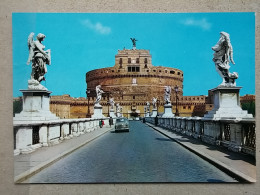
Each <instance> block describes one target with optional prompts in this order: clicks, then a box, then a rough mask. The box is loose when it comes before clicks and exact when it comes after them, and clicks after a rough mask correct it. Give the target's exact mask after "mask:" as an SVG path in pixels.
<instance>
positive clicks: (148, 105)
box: [146, 101, 150, 112]
mask: <svg viewBox="0 0 260 195" xmlns="http://www.w3.org/2000/svg"><path fill="white" fill-rule="evenodd" d="M146 108H147V110H146V111H147V112H150V103H149V102H148V101H147V102H146Z"/></svg>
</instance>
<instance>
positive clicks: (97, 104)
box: [95, 85, 104, 106]
mask: <svg viewBox="0 0 260 195" xmlns="http://www.w3.org/2000/svg"><path fill="white" fill-rule="evenodd" d="M102 93H104V91H103V90H102V89H101V85H97V86H96V94H97V98H96V101H95V106H101V105H100V104H99V103H100V101H101V98H102Z"/></svg>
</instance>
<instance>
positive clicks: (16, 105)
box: [13, 99, 23, 116]
mask: <svg viewBox="0 0 260 195" xmlns="http://www.w3.org/2000/svg"><path fill="white" fill-rule="evenodd" d="M22 109H23V102H22V99H20V100H14V101H13V116H15V114H16V113H20V112H21V111H22Z"/></svg>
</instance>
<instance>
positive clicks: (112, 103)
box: [109, 98, 115, 110]
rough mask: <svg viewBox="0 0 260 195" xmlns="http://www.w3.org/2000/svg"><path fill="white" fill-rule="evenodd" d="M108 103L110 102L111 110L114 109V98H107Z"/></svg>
mask: <svg viewBox="0 0 260 195" xmlns="http://www.w3.org/2000/svg"><path fill="white" fill-rule="evenodd" d="M109 104H110V106H111V110H113V109H114V105H115V101H114V98H110V99H109Z"/></svg>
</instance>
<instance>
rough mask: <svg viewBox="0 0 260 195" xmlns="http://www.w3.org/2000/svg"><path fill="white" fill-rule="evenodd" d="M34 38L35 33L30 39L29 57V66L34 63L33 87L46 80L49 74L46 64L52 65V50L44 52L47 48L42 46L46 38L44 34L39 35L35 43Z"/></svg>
mask: <svg viewBox="0 0 260 195" xmlns="http://www.w3.org/2000/svg"><path fill="white" fill-rule="evenodd" d="M33 36H34V33H31V34H30V35H29V37H28V47H29V57H28V60H27V64H28V65H29V64H30V63H31V62H32V73H31V80H32V82H31V83H32V85H37V82H41V81H44V80H45V77H44V75H45V74H46V73H47V67H46V64H48V65H50V64H51V50H50V49H48V50H46V51H45V50H44V49H45V46H44V45H43V44H42V41H43V40H44V38H45V37H46V36H45V35H44V34H42V33H39V34H38V35H37V37H36V38H37V40H35V41H34V40H33ZM33 80H35V81H36V82H35V81H33Z"/></svg>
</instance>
